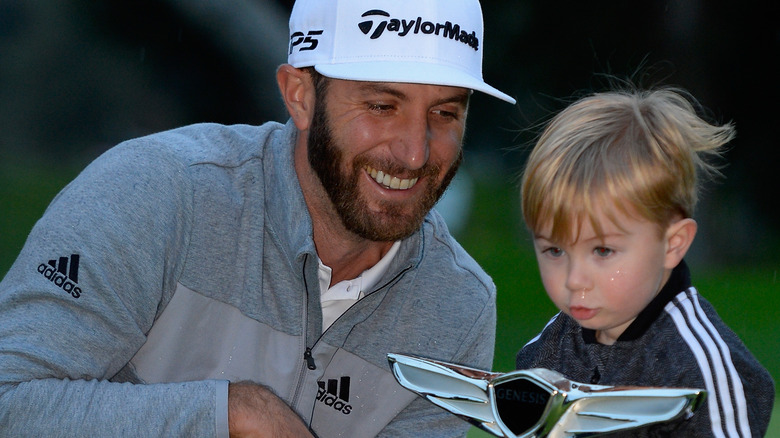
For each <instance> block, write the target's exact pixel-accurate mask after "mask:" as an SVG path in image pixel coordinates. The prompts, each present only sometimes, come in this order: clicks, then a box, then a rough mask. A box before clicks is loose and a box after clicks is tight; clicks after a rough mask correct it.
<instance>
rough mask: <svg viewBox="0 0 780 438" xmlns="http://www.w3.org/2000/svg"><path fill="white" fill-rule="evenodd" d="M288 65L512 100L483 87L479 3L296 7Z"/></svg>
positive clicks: (382, 1)
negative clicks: (447, 88)
mask: <svg viewBox="0 0 780 438" xmlns="http://www.w3.org/2000/svg"><path fill="white" fill-rule="evenodd" d="M287 49H288V54H287V62H288V63H289V64H290V65H292V66H293V67H297V68H301V67H312V66H313V67H314V68H315V69H316V70H317V71H318V72H320V73H321V74H322V75H324V76H327V77H331V78H336V79H346V80H356V81H372V82H407V83H416V84H430V85H446V86H453V87H462V88H467V89H471V90H477V91H482V92H484V93H487V94H490V95H492V96H495V97H498V98H499V99H502V100H505V101H507V102H511V103H514V102H515V100H514V99H512V98H511V97H509V96H507V95H506V94H504V93H502V92H500V91H498V90H496V89H495V88H493V87H491V86H490V85H488V84H486V83H485V82H484V81H483V80H482V52H483V51H484V50H483V42H482V9H481V7H480V5H479V1H478V0H297V1H296V2H295V5H294V6H293V10H292V14H291V15H290V40H289V46H288V48H287Z"/></svg>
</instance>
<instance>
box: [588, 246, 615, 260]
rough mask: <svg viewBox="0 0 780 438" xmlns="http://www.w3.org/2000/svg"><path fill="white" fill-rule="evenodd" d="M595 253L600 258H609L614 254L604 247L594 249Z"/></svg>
mask: <svg viewBox="0 0 780 438" xmlns="http://www.w3.org/2000/svg"><path fill="white" fill-rule="evenodd" d="M593 252H594V253H596V255H597V256H599V257H607V256H609V255H610V254H612V250H611V249H609V248H605V247H603V246H600V247H598V248H596V249H594V250H593Z"/></svg>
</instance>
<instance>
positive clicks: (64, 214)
mask: <svg viewBox="0 0 780 438" xmlns="http://www.w3.org/2000/svg"><path fill="white" fill-rule="evenodd" d="M296 135H297V131H296V129H295V126H294V125H293V124H292V123H291V122H288V123H287V125H281V124H278V123H273V122H272V123H267V124H264V125H262V126H259V127H258V126H247V125H237V126H222V125H215V124H200V125H193V126H188V127H184V128H180V129H176V130H172V131H167V132H163V133H159V134H155V135H151V136H148V137H143V138H140V139H135V140H131V141H128V142H125V143H123V144H121V145H119V146H117V147H115V148H112V149H111V150H109V151H108V152H106V153H105V154H103V155H102V156H101V157H100V158H98V159H97V160H95V162H93V163H92V164H91V165H89V166H88V167H87V168H86V169H85V170H84V171H83V172H82V173H81V175H79V176H78V177H77V178H76V179H75V180H74V181H73V182H71V183H70V184H69V185H68V186H67V187H66V188H65V189H64V190H63V191H62V192H61V193H60V194H59V195H57V197H56V198H55V199H54V200H53V201H52V203H51V205H50V206H49V208H48V209H47V210H46V212H45V214H44V216H43V217H42V218H41V220H40V221H39V222H38V223H37V224H36V225H35V227H34V228H33V230H32V231H31V233H30V236H29V238H28V240H27V243H26V244H25V246H24V248H23V249H22V251H21V253H20V255H19V257H18V258H17V260H16V262H15V263H14V265H13V266H12V267H11V269H10V270H9V272H8V273H7V275H6V276H5V278H4V279H3V280H2V282H0V436H14V437H19V436H35V437H39V436H47V437H53V436H68V437H75V436H90V437H99V436H106V437H107V436H111V437H115V436H134V437H135V436H144V437H152V436H166V437H170V436H198V437H208V436H227V433H228V427H227V388H228V386H227V385H228V382H229V381H239V380H252V381H255V382H260V383H262V384H265V385H267V386H269V387H270V388H271V389H272V390H273V391H274V392H275V393H276V394H277V395H278V396H279V397H281V398H282V399H284V400H285V401H286V402H287V403H288V404H289V405H290V406H291V407H292V408H293V409H294V410H295V411H296V412H297V413H298V414H299V415H300V416H301V417H302V418H303V419H304V421H305V422H306V423H307V424H309V426H310V427H311V429H312V430H313V431H314V432H315V433H316V434H317V435H318V436H319V437H322V438H324V437H332V436H344V437H364V436H375V435H380V436H419V435H425V436H463V435H464V434H465V433H466V431H467V430H468V427H469V426H468V424H467V423H466V422H464V421H462V420H460V419H458V418H456V417H455V416H453V415H451V414H449V413H447V412H445V411H443V410H441V409H439V408H438V407H436V406H434V405H433V404H431V403H429V402H427V401H426V400H424V399H422V398H419V397H417V396H415V395H414V394H412V393H411V392H409V391H407V390H405V389H404V388H402V387H401V386H399V385H398V384H397V383H396V382H395V379H394V378H393V376H392V373H391V371H390V368H389V365H388V362H387V357H386V355H387V353H389V352H398V353H409V354H415V355H420V356H424V357H429V358H435V359H440V360H445V361H449V362H456V363H461V364H464V365H467V366H472V367H477V368H481V369H489V368H491V365H492V357H493V346H494V337H495V322H496V320H495V318H496V316H495V286H494V284H493V283H492V281H491V279H490V278H489V277H488V275H487V274H485V273H484V272H483V270H482V269H481V268H480V267H479V266H478V265H477V263H476V262H475V261H474V260H473V259H472V258H471V257H469V256H468V255H467V254H466V252H465V251H464V250H463V249H462V248H461V247H460V246H459V245H458V244H457V243H456V242H455V240H454V239H453V238H452V237H451V236H450V234H449V232H448V231H447V227H446V225H445V224H444V222H443V220H442V218H441V217H440V216H439V215H438V214H437V213H436V212H435V211H433V212H431V213H430V214H428V216H427V217H426V219H425V221H424V224H423V226H422V228H421V230H420V231H418V232H417V233H415V234H414V235H412V236H411V237H409V238H408V239H406V240H404V241H403V242H402V245H401V247H400V250H399V253H398V255H397V256H396V257H395V259H394V260H393V262H392V265H391V266H390V268H389V269H388V271H387V273H386V274H385V275H384V277H383V278H382V279H381V281H380V282H379V283H378V285H377V286H376V287H375V289H374V290H371V291H365V292H366V296H365V298H363V299H362V300H360V301H359V302H358V303H357V304H355V305H354V306H352V307H351V308H350V309H349V310H347V311H346V313H345V314H343V315H342V316H341V317H340V318H339V319H338V320H337V321H336V322H335V323H334V324H333V325H332V326H331V327H330V328H329V329H328V330H327V331H326V332H325V333H322V329H321V327H322V322H321V319H322V312H321V307H320V299H319V295H320V293H319V286H318V279H317V254H316V252H315V247H314V242H313V240H312V224H311V219H310V217H309V215H308V211H307V209H306V205H305V203H304V199H303V194H302V193H301V188H300V186H299V184H298V180H297V177H296V174H295V171H294V168H293V159H292V150H293V145H294V143H295V138H296Z"/></svg>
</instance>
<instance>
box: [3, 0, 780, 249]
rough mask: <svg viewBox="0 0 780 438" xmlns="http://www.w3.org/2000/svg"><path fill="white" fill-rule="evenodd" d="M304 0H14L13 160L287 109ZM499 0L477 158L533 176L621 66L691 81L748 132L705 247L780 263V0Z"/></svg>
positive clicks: (62, 157) (711, 201) (73, 155)
mask: <svg viewBox="0 0 780 438" xmlns="http://www.w3.org/2000/svg"><path fill="white" fill-rule="evenodd" d="M291 5H292V1H276V2H274V1H271V0H265V1H264V0H243V1H240V0H234V1H229V0H212V1H185V0H158V1H152V0H136V1H129V0H125V1H121V0H117V1H110V2H94V1H91V0H40V1H35V2H29V1H22V0H0V171H7V169H9V168H14V167H19V166H33V165H36V164H41V163H49V164H51V163H55V164H57V165H63V166H66V165H67V166H76V167H83V165H85V164H86V163H87V162H88V161H90V160H91V159H93V158H94V157H95V156H97V155H98V154H99V153H101V152H102V151H104V150H105V149H107V148H108V147H110V146H112V145H114V144H116V143H117V142H120V141H122V140H124V139H127V138H130V137H135V136H138V135H143V134H147V133H150V132H155V131H160V130H164V129H168V128H173V127H176V126H180V125H183V124H187V123H193V122H202V121H213V122H222V123H250V124H259V123H262V122H264V121H266V120H269V119H275V120H284V118H285V114H284V112H283V107H282V104H281V100H280V99H279V97H278V93H277V91H276V88H275V83H274V70H275V67H276V66H277V65H278V64H280V63H282V62H284V60H285V52H286V50H285V49H286V45H287V14H288V13H289V9H290V7H291ZM483 9H484V12H485V25H486V31H485V38H484V46H485V48H486V54H485V67H484V75H485V77H486V79H487V81H488V82H489V83H491V84H493V85H495V86H497V87H498V88H499V89H501V90H503V91H505V92H507V93H509V94H511V95H513V96H515V97H516V98H517V99H518V105H517V106H515V107H512V106H509V105H506V104H502V103H501V102H499V101H497V100H495V99H492V98H488V97H486V96H482V95H475V97H474V99H473V101H472V107H471V112H470V119H469V132H468V137H467V149H468V150H469V151H471V152H470V153H471V155H472V156H480V157H483V158H484V157H494V158H493V159H489V158H488V159H485V160H483V159H480V160H477V161H472V162H471V164H472V165H474V164H475V163H477V162H478V163H479V164H480V166H482V167H483V169H482V170H481V171H483V172H485V171H487V172H490V173H496V172H499V171H500V172H504V173H505V174H506V175H510V176H511V175H513V174H516V173H517V172H518V171H519V169H520V168H521V165H522V162H523V158H524V156H525V152H526V150H527V148H528V147H529V146H530V144H531V143H532V141H533V140H534V137H535V135H536V134H537V132H538V126H539V123H540V122H542V121H544V120H545V119H547V118H548V117H549V116H550V114H551V113H552V112H554V111H557V110H559V109H561V108H562V107H563V106H564V105H565V104H566V103H567V102H568V101H570V100H571V98H572V97H573V96H577V95H581V94H582V93H586V92H589V91H598V90H603V89H604V88H605V87H606V86H607V85H608V83H609V79H608V77H609V76H614V77H616V78H619V79H631V80H632V81H633V82H634V83H636V84H639V85H644V86H652V85H676V86H680V87H683V88H685V89H687V90H689V91H690V92H691V93H693V95H695V96H696V97H697V98H698V99H699V101H700V102H701V103H702V105H703V106H704V107H705V108H707V109H708V110H709V112H708V113H707V117H709V118H710V119H711V120H713V121H717V122H726V121H733V122H734V123H735V124H736V127H737V133H738V137H737V139H736V140H735V141H734V142H733V143H732V145H731V146H732V147H731V150H730V151H729V152H728V154H727V155H726V160H725V164H727V166H726V167H725V168H724V174H725V175H726V179H725V180H722V181H719V182H718V183H717V184H715V185H710V186H709V187H710V188H709V190H708V192H707V193H706V194H705V197H704V199H703V202H702V204H701V208H700V211H699V214H698V219H699V221H700V224H701V230H702V233H703V234H704V235H705V236H706V237H705V238H702V239H698V242H697V246H696V247H695V248H696V250H697V251H698V252H699V255H698V257H699V258H701V259H703V260H707V261H711V262H717V263H732V262H739V263H753V262H762V263H766V260H767V259H768V260H771V261H772V262H770V263H775V264H776V263H777V260H778V257H777V256H776V255H775V254H776V253H777V251H776V250H775V249H774V246H775V244H777V243H778V233H779V232H780V231H779V227H778V224H779V223H780V214H779V213H778V209H777V208H776V202H777V199H778V197H779V196H780V193H779V191H778V187H779V186H780V185H779V184H778V183H777V180H776V178H775V169H774V168H775V166H776V163H777V162H778V158H779V157H778V154H779V153H778V140H777V135H776V134H775V132H774V128H775V126H776V125H775V124H776V120H775V119H776V114H777V110H776V109H775V108H776V107H775V103H776V102H777V101H778V97H780V96H778V89H779V88H780V87H778V83H777V81H778V68H777V65H778V45H779V41H780V32H778V31H779V28H778V16H777V14H776V12H772V10H774V8H771V5H770V4H768V3H766V2H762V3H759V2H750V1H740V2H733V1H732V2H720V1H706V2H705V1H704V0H689V1H684V0H667V1H630V2H629V1H618V0H609V1H558V2H552V1H541V0H533V1H531V0H527V1H522V0H489V1H483ZM468 157H469V155H468V154H467V162H468V160H469V158H468ZM484 163H488V164H484ZM484 167H488V169H485V168H484ZM3 169H6V170H3ZM476 172H477V174H479V170H477V171H476ZM507 181H511V178H509V177H508V178H507ZM508 189H510V190H513V189H514V187H511V185H509V186H508ZM0 214H13V212H0Z"/></svg>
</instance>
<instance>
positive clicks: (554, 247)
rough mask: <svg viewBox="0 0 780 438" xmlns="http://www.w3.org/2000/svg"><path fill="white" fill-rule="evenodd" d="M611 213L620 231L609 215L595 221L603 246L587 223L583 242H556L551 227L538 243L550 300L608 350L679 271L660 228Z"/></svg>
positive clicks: (581, 233) (538, 237)
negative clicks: (670, 263)
mask: <svg viewBox="0 0 780 438" xmlns="http://www.w3.org/2000/svg"><path fill="white" fill-rule="evenodd" d="M608 207H613V206H608ZM612 211H615V212H616V214H615V215H614V217H615V219H616V220H617V222H618V223H619V224H620V226H619V227H618V226H617V225H616V224H615V223H613V222H612V221H611V220H610V219H609V218H608V217H607V215H606V214H604V210H602V211H600V212H599V214H598V215H597V217H596V219H597V221H598V223H599V224H600V227H601V228H602V232H603V233H604V236H603V240H602V238H599V237H598V236H597V235H596V232H595V230H594V229H593V227H592V225H591V224H590V221H589V220H587V219H586V220H584V221H583V224H582V226H581V227H580V229H579V230H578V231H579V233H574V235H575V236H578V237H577V240H576V241H575V242H573V243H566V242H553V241H551V240H550V239H551V238H550V237H549V236H550V235H551V232H550V231H551V230H552V224H551V223H548V224H547V225H546V226H545V227H544V228H543V229H542V232H541V233H539V234H538V235H536V236H535V237H534V248H535V252H536V258H537V261H538V262H539V270H540V272H541V276H542V283H544V287H545V289H546V291H547V294H548V295H549V296H550V299H551V300H552V301H553V303H555V305H556V306H557V307H558V308H559V309H560V310H561V311H563V312H564V313H566V314H568V315H570V316H571V317H573V318H574V319H575V320H577V322H578V323H580V325H582V326H583V327H585V328H589V329H593V330H596V338H597V339H598V341H599V342H601V343H603V344H612V343H614V342H615V341H616V340H617V338H618V337H619V336H620V335H621V334H622V333H623V331H625V329H626V328H628V326H629V325H630V324H631V322H633V321H634V318H636V316H637V315H638V314H639V312H641V311H642V309H644V308H645V307H646V306H647V305H648V304H649V303H650V301H652V299H653V298H655V296H656V295H657V294H658V292H659V291H660V290H661V287H663V285H664V284H665V283H666V280H667V279H668V277H669V273H670V272H671V268H673V267H674V266H672V267H670V268H668V267H666V266H665V264H666V263H667V258H666V253H667V240H666V239H665V238H662V237H661V236H660V235H659V232H658V225H657V224H654V223H652V222H649V221H647V220H644V219H636V218H633V217H629V216H627V215H625V214H622V213H620V212H619V211H617V210H612ZM575 226H576V225H575Z"/></svg>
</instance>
